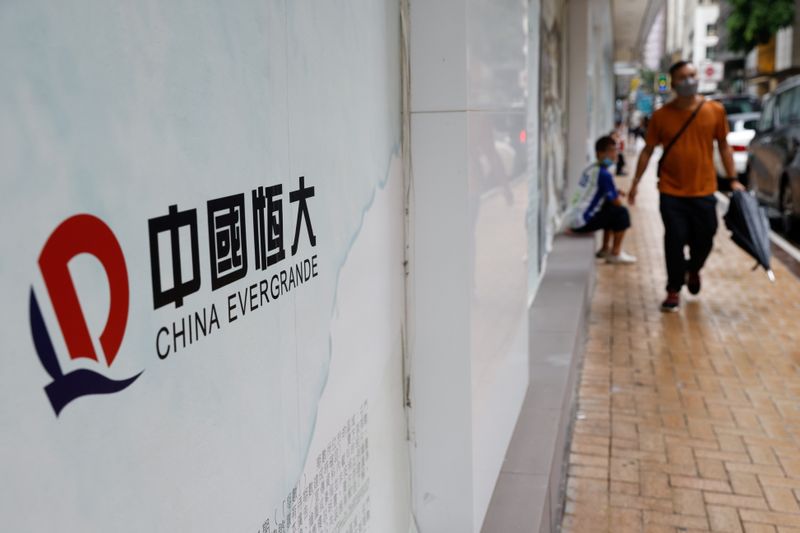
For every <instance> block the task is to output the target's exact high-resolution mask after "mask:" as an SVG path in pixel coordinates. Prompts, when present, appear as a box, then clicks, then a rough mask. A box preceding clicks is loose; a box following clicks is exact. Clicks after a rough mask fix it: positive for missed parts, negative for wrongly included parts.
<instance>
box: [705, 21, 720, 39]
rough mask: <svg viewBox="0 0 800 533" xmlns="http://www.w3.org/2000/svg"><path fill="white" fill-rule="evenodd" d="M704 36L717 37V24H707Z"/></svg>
mask: <svg viewBox="0 0 800 533" xmlns="http://www.w3.org/2000/svg"><path fill="white" fill-rule="evenodd" d="M706 35H708V36H709V37H716V36H717V23H716V22H714V23H713V24H708V25H707V26H706Z"/></svg>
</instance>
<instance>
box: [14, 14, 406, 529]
mask: <svg viewBox="0 0 800 533" xmlns="http://www.w3.org/2000/svg"><path fill="white" fill-rule="evenodd" d="M397 10H398V7H397V5H396V3H395V2H389V1H386V2H364V1H362V2H356V1H353V2H345V3H344V4H343V3H336V5H335V6H334V5H329V4H326V3H324V2H313V3H312V2H308V1H301V2H285V1H270V2H255V1H253V2H238V3H236V4H231V5H225V6H222V5H220V4H217V3H213V2H205V1H203V2H169V3H156V2H148V3H141V4H125V5H122V6H119V5H112V4H108V3H105V2H95V1H90V2H86V3H82V4H81V5H79V6H74V5H66V4H64V5H60V4H57V5H56V4H51V3H46V2H38V1H26V2H11V3H7V4H6V5H4V6H3V7H2V8H0V12H2V16H0V70H2V72H3V79H4V83H2V84H0V177H1V179H2V183H3V195H2V197H0V207H2V209H0V224H2V227H4V228H6V231H4V232H3V235H2V237H0V239H1V240H0V243H2V246H3V249H4V250H5V254H4V258H3V260H2V261H0V286H1V287H2V292H3V294H4V296H5V298H6V305H5V306H3V308H2V310H0V317H1V318H2V320H0V334H2V338H3V348H4V350H3V355H2V357H0V478H2V479H3V483H2V485H1V486H0V530H2V531H39V530H46V529H51V528H52V527H58V528H59V529H60V530H62V531H75V532H79V531H80V532H83V531H119V532H126V531H131V532H133V531H136V532H139V531H154V532H155V531H165V532H173V531H202V532H205V531H208V532H212V531H213V532H216V531H247V532H250V533H252V532H255V531H259V532H278V531H312V530H314V528H315V527H316V528H317V529H316V530H321V531H329V530H345V531H351V532H362V531H380V532H391V531H403V532H405V531H407V530H408V508H409V503H408V502H409V494H408V492H409V487H408V480H407V477H408V475H407V470H408V466H407V464H406V458H407V451H406V442H405V431H406V430H405V428H406V425H405V419H404V413H403V394H402V371H401V358H402V354H401V332H402V327H403V324H402V320H403V308H402V302H403V297H402V295H403V288H402V287H403V285H402V283H403V268H402V252H403V248H402V247H403V244H402V243H403V214H402V171H401V168H400V163H399V160H398V156H397V154H398V152H399V131H400V128H399V125H400V107H399V106H400V96H399V87H400V82H399V36H398V26H399V22H398V20H399V15H398V11H397Z"/></svg>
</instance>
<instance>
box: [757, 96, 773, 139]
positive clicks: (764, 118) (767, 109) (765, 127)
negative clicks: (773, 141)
mask: <svg viewBox="0 0 800 533" xmlns="http://www.w3.org/2000/svg"><path fill="white" fill-rule="evenodd" d="M774 111H775V98H774V97H772V98H770V99H769V100H767V103H766V104H765V105H764V113H763V114H762V115H761V122H760V124H759V127H758V129H759V130H761V131H769V130H771V129H772V125H773V124H772V123H773V118H774Z"/></svg>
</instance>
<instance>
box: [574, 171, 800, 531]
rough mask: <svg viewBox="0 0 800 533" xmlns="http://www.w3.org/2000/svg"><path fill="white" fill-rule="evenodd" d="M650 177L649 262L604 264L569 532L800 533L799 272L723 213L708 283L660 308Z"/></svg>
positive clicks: (637, 211)
mask: <svg viewBox="0 0 800 533" xmlns="http://www.w3.org/2000/svg"><path fill="white" fill-rule="evenodd" d="M634 164H635V158H631V163H630V166H633V165H634ZM652 166H655V165H651V167H652ZM654 180H655V178H654V177H653V176H652V175H650V176H648V177H646V178H645V180H644V181H643V182H642V184H641V187H640V190H641V192H640V198H639V199H638V201H637V206H636V207H635V208H633V209H632V211H631V214H632V217H633V224H634V226H633V228H632V230H631V231H630V234H629V235H628V238H627V242H626V243H625V244H626V246H625V248H626V249H627V250H628V251H629V252H631V253H633V254H634V255H636V256H638V258H639V262H638V263H637V264H636V265H634V266H610V265H606V264H601V263H598V267H597V288H596V292H595V295H594V300H593V303H592V311H591V317H590V329H589V335H588V339H589V340H588V343H587V347H586V356H585V362H584V367H583V374H582V377H581V384H580V390H579V400H578V401H579V403H578V411H577V415H576V418H577V419H576V421H575V428H574V433H573V440H572V445H571V453H570V457H569V462H570V466H569V478H568V483H567V501H566V503H565V515H564V519H563V525H562V530H563V531H565V532H566V531H569V532H578V533H584V532H587V533H591V532H606V531H607V532H613V533H627V532H647V533H651V532H652V533H660V532H676V531H680V532H692V531H728V532H743V531H744V532H747V533H762V532H764V533H766V532H773V533H775V532H781V533H788V532H796V533H800V504H799V503H798V502H799V500H798V498H800V371H799V370H800V367H799V365H800V327H799V326H800V313H799V312H798V311H799V310H800V280H798V279H797V278H795V277H794V276H793V275H792V274H790V273H789V272H788V270H787V269H786V268H785V267H783V265H781V264H779V263H778V262H777V261H774V260H773V268H774V270H775V275H776V276H777V282H776V283H775V284H770V283H769V281H768V280H767V277H766V275H765V274H764V272H763V270H757V271H755V272H753V271H751V268H752V266H753V264H754V261H753V260H751V259H750V258H749V256H746V255H745V254H744V252H742V251H740V250H739V249H738V248H737V247H736V246H735V245H734V244H733V243H732V242H731V241H730V239H729V232H728V231H727V229H726V228H725V227H724V224H723V223H722V221H720V229H719V231H718V233H717V236H716V240H715V244H714V251H713V252H712V255H711V257H710V258H709V261H708V263H707V264H706V268H705V269H704V271H703V290H702V292H701V293H700V294H699V295H698V296H695V297H693V296H691V295H689V294H688V292H687V291H686V290H685V289H684V291H683V293H682V294H681V304H682V309H681V311H680V312H679V313H667V314H665V313H661V312H660V311H659V304H660V302H661V300H662V299H663V297H664V286H665V284H666V272H665V266H664V263H663V251H662V242H663V241H662V237H663V227H662V225H661V219H660V216H659V214H658V197H657V193H656V191H655V183H654ZM620 186H621V188H622V189H624V190H627V188H628V185H627V183H626V181H625V180H621V181H620Z"/></svg>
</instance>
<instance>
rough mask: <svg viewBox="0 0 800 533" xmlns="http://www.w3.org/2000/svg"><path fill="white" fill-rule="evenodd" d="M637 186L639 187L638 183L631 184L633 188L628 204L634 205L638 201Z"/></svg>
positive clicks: (629, 194)
mask: <svg viewBox="0 0 800 533" xmlns="http://www.w3.org/2000/svg"><path fill="white" fill-rule="evenodd" d="M636 187H637V185H636V184H633V185H631V190H630V191H628V204H629V205H634V204H635V203H636V193H637V190H636Z"/></svg>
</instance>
